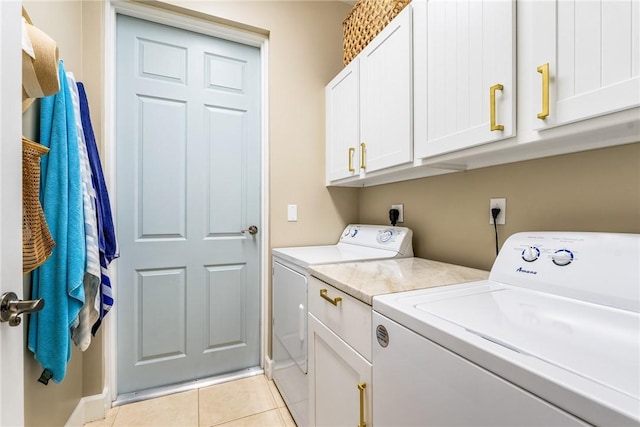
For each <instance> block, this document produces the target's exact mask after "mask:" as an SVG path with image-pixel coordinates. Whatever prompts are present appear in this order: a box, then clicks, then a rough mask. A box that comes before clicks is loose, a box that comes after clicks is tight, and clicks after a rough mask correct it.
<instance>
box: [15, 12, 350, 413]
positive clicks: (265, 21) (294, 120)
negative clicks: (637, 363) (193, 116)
mask: <svg viewBox="0 0 640 427" xmlns="http://www.w3.org/2000/svg"><path fill="white" fill-rule="evenodd" d="M24 4H25V7H26V8H27V10H28V11H29V13H30V15H31V18H32V19H33V22H34V24H36V25H37V26H38V27H40V28H41V29H42V30H43V31H45V32H47V33H48V34H49V35H50V36H52V37H53V38H54V39H55V40H56V41H57V43H58V46H59V49H60V56H61V58H63V59H64V61H65V68H66V69H67V70H68V71H73V72H74V73H75V75H76V78H77V79H78V80H82V81H83V82H84V83H85V86H86V88H87V94H88V97H89V102H90V106H91V116H92V122H93V125H94V130H95V132H96V135H97V137H98V139H100V136H101V130H102V115H103V111H102V103H103V99H104V95H103V93H102V87H103V81H104V79H103V77H104V76H103V75H102V69H103V63H102V54H103V52H104V38H103V34H104V29H103V25H102V23H103V16H102V12H103V9H102V8H103V4H102V1H92V0H83V1H79V0H58V1H48V2H42V1H39V0H25V2H24ZM155 5H156V6H158V5H160V6H162V7H165V8H171V9H175V10H179V11H180V12H186V13H188V14H192V15H196V16H198V17H200V18H205V19H210V20H212V21H220V22H224V23H227V24H229V23H231V24H234V25H237V26H239V27H247V26H250V27H254V28H259V29H261V30H263V33H265V34H268V37H269V65H268V67H269V70H268V72H269V82H268V85H269V91H270V96H269V143H270V147H269V154H268V156H269V168H270V176H269V179H270V187H269V192H270V199H269V201H268V203H269V215H270V224H269V227H270V232H271V242H270V247H274V246H289V245H308V244H320V243H333V242H335V240H336V239H337V237H338V235H339V233H340V230H341V229H342V228H343V227H344V225H346V224H347V223H349V222H354V221H357V215H358V204H357V189H342V188H337V189H327V188H325V187H324V86H325V85H326V84H327V83H328V82H329V80H330V79H331V78H332V77H333V76H334V75H335V74H337V72H338V71H339V70H340V69H341V68H342V62H341V59H342V45H341V43H342V39H341V37H342V28H341V22H342V20H343V19H344V17H345V16H346V13H347V12H348V10H349V6H348V5H347V4H344V3H341V2H326V1H317V2H313V1H257V2H245V1H242V2H237V1H227V2H225V1H215V2H191V3H187V2H182V1H175V0H172V1H167V2H164V3H161V2H155ZM35 109H36V108H35V107H34V108H32V111H30V112H27V113H26V114H25V115H24V122H25V123H24V127H25V134H26V135H27V136H32V137H33V138H36V137H37V121H38V118H37V115H35ZM98 144H99V145H100V146H101V144H102V142H101V141H100V140H99V141H98ZM101 148H104V147H101ZM288 204H297V205H298V215H299V220H298V222H287V220H286V207H287V205H288ZM102 352H103V346H102V337H101V335H100V334H99V335H98V337H97V338H96V339H95V340H94V342H93V343H92V346H91V348H90V349H89V350H88V351H87V352H86V353H84V354H82V353H80V352H78V351H74V353H73V356H72V359H71V362H70V364H69V367H68V374H67V377H66V379H65V380H64V381H63V382H62V383H61V384H52V383H50V384H49V385H48V386H46V387H45V386H43V385H42V384H39V383H37V382H36V381H35V380H36V379H37V376H39V374H40V370H41V369H40V367H39V365H38V364H37V363H36V362H35V361H34V360H33V358H32V355H31V353H27V354H26V357H25V359H26V360H25V364H26V366H25V376H26V378H25V381H26V384H25V388H26V390H25V410H26V412H27V414H26V424H27V425H29V426H38V425H61V424H64V422H65V421H66V420H67V419H68V417H69V415H70V414H71V411H72V410H73V408H75V406H76V405H77V403H78V401H79V399H80V398H81V397H82V396H89V395H93V394H98V393H101V392H102V387H103V376H104V356H103V355H102ZM36 374H37V375H36Z"/></svg>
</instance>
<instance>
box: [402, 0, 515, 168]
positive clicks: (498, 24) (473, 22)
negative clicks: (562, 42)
mask: <svg viewBox="0 0 640 427" xmlns="http://www.w3.org/2000/svg"><path fill="white" fill-rule="evenodd" d="M414 7H415V16H416V17H415V23H414V25H415V27H416V33H415V35H414V37H415V39H414V43H415V47H414V55H415V58H416V63H415V71H414V72H415V80H416V82H415V88H416V93H415V95H414V97H415V102H416V106H415V111H416V114H420V116H418V115H416V116H415V119H414V120H415V123H416V125H415V136H416V138H415V157H416V158H426V157H432V156H435V155H438V154H443V153H448V152H452V151H458V150H461V149H464V148H468V147H473V146H476V145H480V144H484V143H487V142H493V141H498V140H502V139H505V138H509V137H512V136H514V135H515V95H516V94H515V92H516V90H515V88H516V85H515V83H516V79H515V4H514V1H512V0H482V1H481V0H429V1H428V2H426V5H425V3H424V2H421V1H419V0H418V2H417V3H416V4H415V6H414ZM425 28H426V30H425ZM418 91H420V92H418ZM425 91H426V93H425ZM425 112H426V116H424V114H425Z"/></svg>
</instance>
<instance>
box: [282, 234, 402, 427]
mask: <svg viewBox="0 0 640 427" xmlns="http://www.w3.org/2000/svg"><path fill="white" fill-rule="evenodd" d="M412 238H413V232H412V231H411V230H410V229H408V228H405V227H391V226H384V225H361V224H352V225H348V226H347V227H346V228H345V229H344V231H343V232H342V234H341V236H340V239H339V241H338V243H337V244H335V245H323V246H302V247H290V248H277V249H273V251H272V255H273V265H272V267H273V282H272V283H273V293H272V294H273V299H272V304H273V305H272V336H273V339H272V357H273V380H274V382H275V384H276V386H277V387H278V390H279V391H280V394H281V395H282V397H283V399H284V401H285V403H286V404H287V407H288V408H289V412H291V415H292V416H293V418H294V420H295V422H296V424H297V425H299V426H306V425H308V422H307V416H308V414H307V411H308V390H307V387H308V383H307V313H308V310H307V282H308V279H309V272H308V267H309V266H311V265H318V264H333V263H344V262H354V261H365V260H378V259H389V258H404V257H413V245H412V241H411V240H412Z"/></svg>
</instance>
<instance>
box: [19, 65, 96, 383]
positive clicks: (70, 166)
mask: <svg viewBox="0 0 640 427" xmlns="http://www.w3.org/2000/svg"><path fill="white" fill-rule="evenodd" d="M59 73H60V74H59V79H60V92H58V94H56V95H53V96H49V97H46V98H43V99H42V101H41V104H40V105H41V107H40V108H41V110H40V143H41V144H42V145H44V146H45V147H48V148H49V149H50V151H49V154H48V155H47V156H45V159H44V161H43V162H42V164H41V181H40V183H41V198H42V208H43V210H44V214H45V217H46V219H47V224H48V225H49V228H50V230H51V235H52V236H53V240H54V241H55V242H56V246H55V248H54V249H53V252H52V254H51V257H49V259H48V260H47V261H46V262H45V263H44V264H42V265H41V266H40V267H39V268H38V269H36V270H35V271H34V274H33V277H32V291H31V297H32V298H34V299H35V298H44V300H45V306H44V309H43V310H42V311H40V312H39V313H35V314H32V315H31V318H30V321H29V343H28V347H29V350H31V351H32V352H33V353H34V354H35V358H36V360H38V362H40V364H41V365H42V367H43V368H44V369H45V372H47V371H49V372H50V373H51V374H52V378H53V381H54V382H57V383H59V382H61V381H62V380H63V379H64V376H65V374H66V370H67V362H68V361H69V359H70V358H71V330H70V328H71V326H72V325H73V324H74V323H75V322H76V321H77V318H78V313H79V312H80V309H81V308H82V306H83V304H84V287H83V277H84V270H85V261H86V251H85V236H84V211H83V205H82V179H81V175H80V158H79V153H78V140H77V137H78V134H77V131H76V120H75V116H74V112H73V101H72V98H71V93H70V91H69V86H68V84H67V78H66V73H65V70H64V65H63V62H62V61H60V66H59Z"/></svg>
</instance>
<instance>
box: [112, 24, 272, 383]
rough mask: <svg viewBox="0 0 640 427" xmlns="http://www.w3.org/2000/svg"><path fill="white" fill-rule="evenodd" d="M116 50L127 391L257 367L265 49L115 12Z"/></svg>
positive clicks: (121, 348)
mask: <svg viewBox="0 0 640 427" xmlns="http://www.w3.org/2000/svg"><path fill="white" fill-rule="evenodd" d="M116 57H117V64H116V70H117V75H116V90H117V94H116V97H117V101H116V103H117V111H116V120H117V124H116V127H117V135H116V138H117V141H116V151H117V155H116V161H117V178H116V182H117V190H116V194H117V195H116V199H117V201H116V205H117V227H118V228H117V231H118V239H119V244H120V253H121V258H120V259H119V260H118V280H117V297H116V298H117V301H116V305H117V310H118V332H117V334H118V339H117V343H118V350H117V352H118V393H119V394H124V393H129V392H133V391H138V390H143V389H149V388H153V387H158V386H163V385H169V384H175V383H180V382H184V381H189V380H195V379H202V378H206V377H210V376H214V375H218V374H224V373H228V372H234V371H238V370H241V369H244V368H249V367H254V366H257V365H259V363H260V361H259V355H260V334H259V331H260V280H259V279H260V276H259V248H260V236H261V230H257V232H255V231H256V230H255V229H253V230H252V232H249V231H248V229H249V227H251V226H253V225H255V226H259V225H260V177H261V171H260V164H261V163H260V158H261V149H260V147H261V143H260V114H261V113H260V75H259V73H260V50H259V49H258V48H255V47H251V46H246V45H243V44H239V43H235V42H230V41H227V40H222V39H218V38H214V37H210V36H206V35H203V34H198V33H194V32H190V31H186V30H182V29H177V28H173V27H168V26H165V25H161V24H156V23H151V22H148V21H143V20H140V19H135V18H131V17H127V16H123V15H119V16H118V20H117V54H116ZM243 230H245V231H243Z"/></svg>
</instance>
